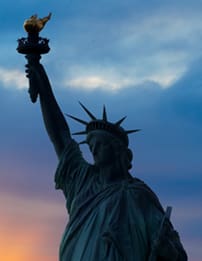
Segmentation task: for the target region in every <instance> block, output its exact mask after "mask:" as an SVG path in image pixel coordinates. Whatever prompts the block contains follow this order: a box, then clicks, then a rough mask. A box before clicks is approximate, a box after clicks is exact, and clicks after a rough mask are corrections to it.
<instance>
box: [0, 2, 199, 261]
mask: <svg viewBox="0 0 202 261" xmlns="http://www.w3.org/2000/svg"><path fill="white" fill-rule="evenodd" d="M13 5H14V3H13V2H11V0H8V1H6V2H5V3H1V10H0V12H1V14H0V17H1V18H0V19H1V23H0V30H1V35H2V38H1V42H0V47H1V59H0V97H1V103H0V111H1V115H2V116H1V129H0V131H1V139H2V140H1V148H0V155H1V157H0V162H1V164H0V173H1V175H0V189H1V200H0V202H1V206H2V208H3V213H4V214H3V215H2V217H1V218H0V221H1V222H0V226H1V227H2V230H3V233H1V236H0V250H1V251H0V253H2V254H0V255H2V258H4V260H5V261H14V260H15V261H18V259H19V260H20V261H24V260H31V261H32V259H31V258H33V260H36V258H37V260H43V261H44V260H45V261H46V260H47V261H48V260H49V261H50V260H51V261H52V260H57V250H58V246H59V241H60V237H61V234H62V231H63V229H64V226H65V223H66V220H67V217H66V210H65V206H64V204H65V202H64V199H63V196H62V195H61V194H60V193H59V192H58V191H55V190H54V182H53V176H54V171H55V169H56V166H57V159H56V156H55V153H54V150H53V147H52V145H51V144H50V142H49V140H48V137H47V135H46V133H45V129H44V127H43V123H42V118H41V114H40V108H39V104H31V102H30V100H29V97H28V94H27V88H28V82H27V79H26V78H25V73H24V65H25V63H26V61H25V59H24V57H23V56H22V55H19V54H18V53H17V52H16V47H17V42H16V40H17V39H18V38H20V37H23V36H25V35H26V34H25V32H24V31H23V28H22V24H23V22H24V20H25V19H27V18H28V17H29V16H30V15H32V14H34V13H38V14H39V16H41V17H42V16H45V15H47V14H48V12H50V11H51V12H52V13H53V15H52V19H51V20H50V22H49V23H48V24H47V25H46V27H45V29H44V30H43V31H42V34H41V35H42V36H44V37H47V38H49V39H50V47H51V51H50V53H49V54H48V55H45V56H43V58H42V63H43V64H44V66H45V68H46V70H47V72H48V75H49V77H50V80H51V83H52V86H53V89H54V93H55V95H56V97H57V100H58V102H59V104H60V105H61V109H62V111H64V112H65V113H70V114H73V115H75V116H78V117H81V118H86V115H85V114H84V112H82V110H81V108H80V107H79V104H78V101H81V102H83V103H84V104H85V105H86V106H87V107H88V108H89V109H90V110H92V111H93V112H94V114H96V115H97V116H98V117H99V116H100V115H101V111H102V106H103V104H105V105H106V107H107V111H108V115H109V119H111V120H112V121H116V120H117V119H119V118H121V117H123V116H125V115H127V119H126V120H125V122H124V124H123V127H124V128H126V129H133V128H141V129H142V131H141V132H139V133H137V134H135V135H131V136H130V147H131V149H132V150H133V152H134V162H133V165H134V167H133V169H132V174H133V175H136V176H137V177H139V178H142V179H143V180H144V181H145V182H146V183H147V184H149V185H150V186H151V188H152V189H153V190H154V191H155V192H156V193H157V195H158V196H159V198H160V200H161V202H162V204H163V206H164V207H166V206H167V205H172V206H173V213H172V222H173V224H174V226H175V227H176V229H177V230H178V231H179V233H180V235H181V238H182V242H183V244H184V246H185V248H186V250H187V252H188V255H189V260H190V261H199V260H201V259H202V251H201V247H200V246H201V244H202V230H201V226H202V208H201V200H202V190H201V186H202V161H201V155H202V138H201V133H202V120H201V115H202V103H201V99H202V76H201V68H202V49H201V42H202V21H201V15H202V2H201V1H199V0H197V1H196V0H193V1H192V2H190V1H185V0H184V1H178V2H176V1H152V0H151V1H149V2H148V1H146V0H142V1H135V0H133V1H131V0H125V1H119V0H116V1H114V0H108V1H106V0H102V1H101V0H98V1H92V0H87V1H80V0H75V1H73V0H69V1H57V2H55V1H49V2H43V3H42V2H38V1H29V2H28V1H18V3H17V4H16V5H15V6H13ZM11 7H12V8H11ZM67 120H68V123H69V124H70V127H71V130H72V132H75V131H77V130H80V128H82V126H79V124H77V123H74V122H72V121H71V120H69V119H67ZM78 141H79V138H78ZM82 149H83V152H84V156H85V157H86V158H87V159H88V160H91V158H90V155H89V151H88V149H87V148H86V147H85V145H84V146H83V147H82ZM39 228H40V229H39ZM13 231H14V232H13ZM22 231H24V233H22ZM13 234H15V236H14V235H13ZM20 235H22V236H20ZM29 235H32V239H31V238H30V241H29ZM5 238H6V240H5ZM25 239H26V240H25ZM15 240H16V241H15ZM2 242H3V243H2ZM15 242H19V243H17V244H16V243H15ZM14 244H15V245H16V249H15V251H14V250H13V249H12V253H13V256H12V255H8V253H10V245H12V246H13V245H14ZM1 245H2V246H3V248H4V249H1V247H2V246H1ZM22 245H24V248H22V247H21V246H22ZM28 249H29V251H28ZM36 253H40V256H37V257H36ZM3 255H6V256H3Z"/></svg>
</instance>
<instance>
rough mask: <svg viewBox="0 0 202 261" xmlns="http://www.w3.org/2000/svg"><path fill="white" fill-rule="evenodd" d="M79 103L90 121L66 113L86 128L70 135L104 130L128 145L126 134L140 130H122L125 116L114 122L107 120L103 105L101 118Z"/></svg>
mask: <svg viewBox="0 0 202 261" xmlns="http://www.w3.org/2000/svg"><path fill="white" fill-rule="evenodd" d="M79 104H80V105H81V107H82V109H83V110H84V111H85V112H86V113H87V114H88V116H89V117H90V119H91V121H90V122H87V121H84V120H81V119H79V118H77V117H74V116H72V115H70V114H66V115H67V116H68V117H70V118H72V119H73V120H75V121H78V122H79V123H81V124H83V125H85V126H86V129H85V130H84V131H80V132H75V133H72V135H88V134H89V133H90V132H92V131H96V130H99V131H106V132H109V133H110V134H112V135H113V136H115V137H117V138H118V139H120V140H121V141H122V142H123V143H124V144H125V145H126V146H128V143H129V141H128V134H130V133H134V132H138V131H140V129H134V130H124V129H123V128H122V127H121V123H122V122H123V121H124V120H125V118H126V116H125V117H123V118H121V119H120V120H118V121H117V122H115V123H112V122H109V121H108V120H107V112H106V108H105V106H104V107H103V113H102V119H97V118H96V117H95V116H94V115H93V114H92V113H91V112H90V111H89V110H88V109H87V108H86V107H85V106H84V105H83V104H82V103H81V102H79ZM83 143H86V141H83V142H80V144H83Z"/></svg>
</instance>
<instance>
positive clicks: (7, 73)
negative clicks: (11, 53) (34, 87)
mask: <svg viewBox="0 0 202 261" xmlns="http://www.w3.org/2000/svg"><path fill="white" fill-rule="evenodd" d="M0 82H1V83H2V85H3V86H4V87H7V88H15V89H18V90H22V89H27V79H26V78H25V73H23V72H21V71H19V70H16V69H13V70H12V69H10V70H9V69H5V68H2V67H0Z"/></svg>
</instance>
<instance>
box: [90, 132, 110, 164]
mask: <svg viewBox="0 0 202 261" xmlns="http://www.w3.org/2000/svg"><path fill="white" fill-rule="evenodd" d="M112 140H113V137H112V135H110V134H108V133H107V132H104V131H93V132H92V133H91V134H89V135H88V137H87V143H88V145H89V148H90V151H91V152H92V154H93V158H94V161H95V165H97V166H100V167H101V166H102V167H103V166H107V165H110V164H111V163H112V162H113V161H114V159H115V151H114V148H113V146H112V142H114V141H112Z"/></svg>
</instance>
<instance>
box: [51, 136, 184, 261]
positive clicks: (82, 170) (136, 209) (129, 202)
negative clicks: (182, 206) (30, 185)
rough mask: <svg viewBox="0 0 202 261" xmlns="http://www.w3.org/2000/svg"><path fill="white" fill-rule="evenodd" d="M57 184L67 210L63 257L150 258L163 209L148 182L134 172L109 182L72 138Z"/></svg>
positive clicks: (91, 260) (84, 260)
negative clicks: (87, 160)
mask: <svg viewBox="0 0 202 261" xmlns="http://www.w3.org/2000/svg"><path fill="white" fill-rule="evenodd" d="M114 175H115V173H114ZM55 184H56V189H61V190H62V191H63V193H64V196H65V199H66V208H67V210H68V213H69V222H68V224H67V226H66V229H65V231H64V234H63V237H62V241H61V245H60V253H59V256H60V261H147V260H148V258H149V255H150V253H151V249H152V244H153V242H154V240H155V238H156V237H157V235H158V231H159V227H160V224H161V221H162V218H163V215H164V211H163V208H162V207H161V205H160V203H159V200H158V198H157V197H156V195H155V194H154V193H153V192H152V191H151V189H150V188H149V187H148V186H147V185H146V184H144V183H143V182H142V181H141V180H139V179H136V178H133V177H132V176H131V177H130V178H129V177H127V178H123V179H122V180H119V181H117V182H111V183H109V184H108V183H106V182H105V179H104V175H101V174H100V172H99V171H98V169H97V168H96V167H95V166H93V165H91V164H89V163H87V162H86V161H85V160H84V158H83V156H82V153H81V151H80V149H79V146H78V144H77V143H76V142H75V141H74V140H71V141H70V142H69V144H68V146H67V147H66V149H65V150H64V152H63V154H62V156H61V158H60V161H59V165H58V168H57V171H56V174H55ZM170 227H171V230H172V225H170ZM177 240H178V239H177ZM178 243H179V242H178ZM179 245H180V243H179ZM180 247H181V245H180ZM159 260H161V259H159ZM162 260H164V259H162ZM171 260H172V259H171ZM183 260H185V259H183Z"/></svg>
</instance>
